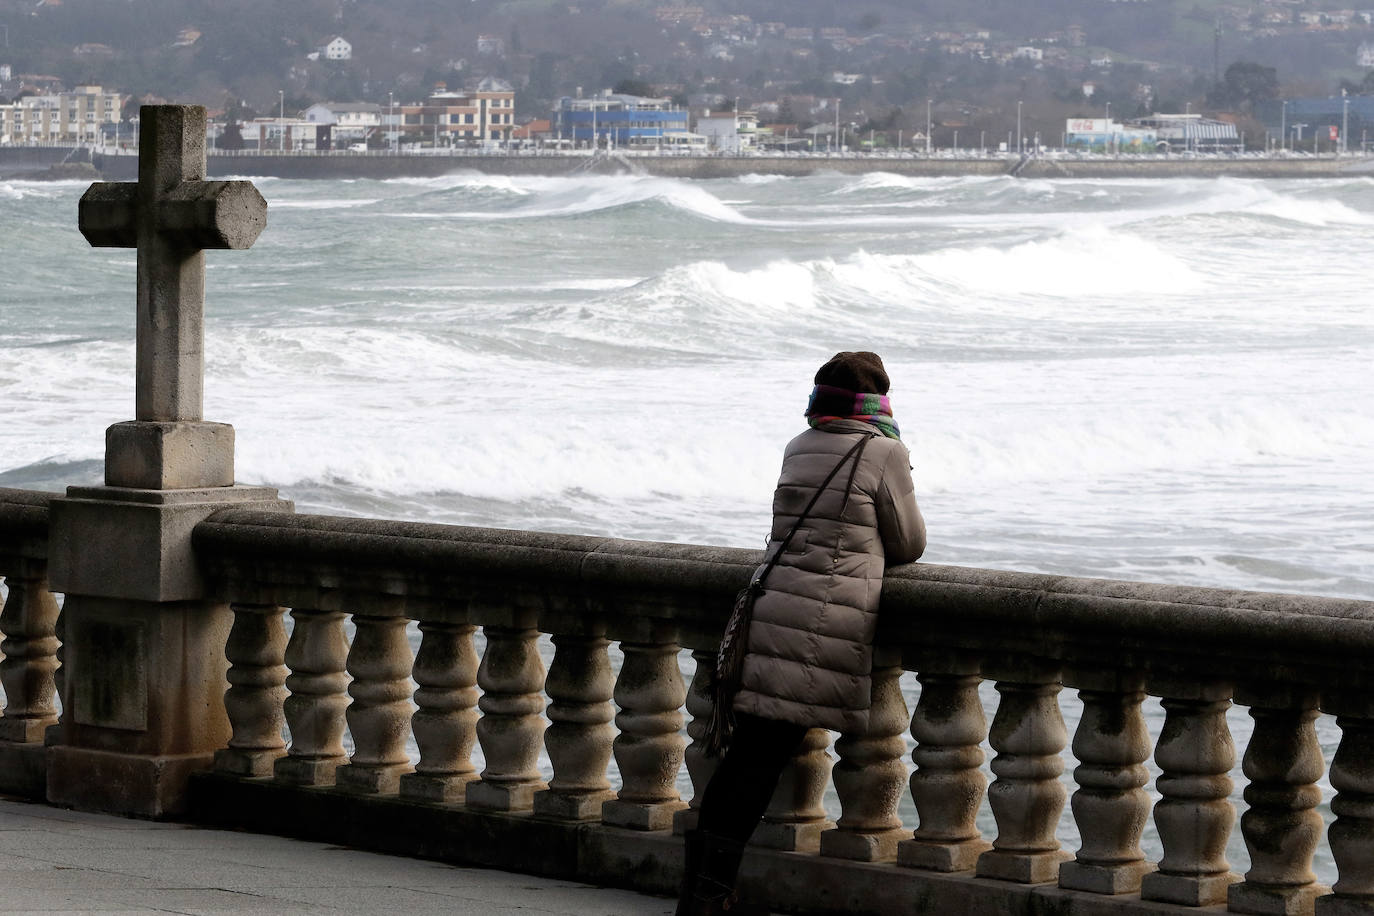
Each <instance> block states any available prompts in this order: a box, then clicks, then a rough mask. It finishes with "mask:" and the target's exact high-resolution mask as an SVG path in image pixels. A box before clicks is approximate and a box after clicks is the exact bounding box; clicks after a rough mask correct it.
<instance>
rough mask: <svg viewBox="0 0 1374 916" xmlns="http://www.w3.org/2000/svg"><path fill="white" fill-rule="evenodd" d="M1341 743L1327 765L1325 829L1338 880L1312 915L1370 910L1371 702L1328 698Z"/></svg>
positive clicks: (1373, 898)
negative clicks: (1331, 817)
mask: <svg viewBox="0 0 1374 916" xmlns="http://www.w3.org/2000/svg"><path fill="white" fill-rule="evenodd" d="M1324 706H1325V708H1326V710H1327V711H1328V712H1333V713H1335V714H1336V724H1337V725H1339V726H1340V727H1341V744H1340V747H1338V748H1337V749H1336V756H1335V757H1334V758H1333V759H1332V761H1331V785H1332V787H1333V788H1335V790H1336V797H1335V798H1333V799H1332V800H1331V812H1332V813H1333V814H1335V815H1336V822H1335V823H1334V824H1332V825H1331V828H1330V829H1329V830H1328V831H1327V843H1329V844H1330V846H1331V857H1332V858H1333V859H1335V860H1336V871H1337V874H1338V875H1339V877H1338V878H1337V879H1336V883H1335V884H1333V885H1332V886H1331V890H1332V893H1331V894H1329V895H1327V896H1325V897H1318V898H1317V901H1316V914H1317V916H1355V914H1357V913H1358V914H1369V913H1371V912H1374V704H1370V703H1369V702H1368V701H1367V700H1366V699H1365V698H1364V697H1352V698H1344V697H1341V698H1332V699H1331V700H1329V701H1327V702H1326V703H1325V704H1324Z"/></svg>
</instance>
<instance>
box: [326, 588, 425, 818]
mask: <svg viewBox="0 0 1374 916" xmlns="http://www.w3.org/2000/svg"><path fill="white" fill-rule="evenodd" d="M353 626H354V633H353V645H352V646H351V647H350V648H349V650H348V659H347V665H348V673H349V674H350V675H352V677H353V681H352V683H350V684H349V686H348V693H349V695H350V696H351V697H353V702H352V703H351V704H349V706H348V711H347V719H348V729H349V731H350V732H351V733H352V735H353V756H352V757H351V758H350V759H349V762H348V764H347V765H345V766H341V767H339V769H338V772H337V773H336V774H335V780H336V782H337V784H338V786H339V787H340V788H344V789H349V790H351V791H354V792H365V793H369V794H380V793H386V794H390V793H393V792H395V791H396V790H397V788H398V787H399V782H400V778H401V774H402V773H405V772H407V771H408V770H409V769H410V758H409V757H408V756H407V755H406V737H407V736H408V735H409V734H410V715H411V711H412V707H411V703H410V695H411V693H412V692H413V688H412V685H411V683H410V669H411V665H412V664H413V660H412V659H411V655H410V643H409V642H407V640H406V619H405V618H404V617H401V616H399V615H389V616H384V617H379V616H372V615H367V614H354V615H353Z"/></svg>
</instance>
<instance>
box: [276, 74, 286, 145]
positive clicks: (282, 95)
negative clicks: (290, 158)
mask: <svg viewBox="0 0 1374 916" xmlns="http://www.w3.org/2000/svg"><path fill="white" fill-rule="evenodd" d="M285 120H286V90H284V89H278V90H277V152H279V153H280V152H284V151H285V150H286V125H285V124H283V123H282V122H283V121H285Z"/></svg>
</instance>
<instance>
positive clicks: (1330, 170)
mask: <svg viewBox="0 0 1374 916" xmlns="http://www.w3.org/2000/svg"><path fill="white" fill-rule="evenodd" d="M77 162H89V163H90V164H91V165H92V166H93V167H94V169H95V170H97V171H98V172H99V174H100V176H101V178H103V179H104V180H106V181H132V180H134V179H135V178H137V174H138V159H137V156H135V155H132V154H129V153H128V152H124V153H122V154H119V155H111V154H109V153H106V152H101V151H98V150H97V151H89V150H73V148H71V147H37V148H35V147H9V148H5V147H0V177H9V178H18V177H22V178H25V179H33V178H41V177H49V178H53V179H61V178H70V177H76V176H75V175H74V174H73V173H74V172H76V171H77V170H74V169H69V168H66V169H64V168H62V167H61V166H62V164H66V165H72V164H74V163H77ZM44 169H48V170H50V174H47V175H44V174H42V170H44ZM464 171H475V172H482V173H486V174H493V175H540V176H559V175H575V174H585V175H617V174H621V175H623V174H632V175H651V176H656V177H665V178H688V179H709V178H737V177H739V176H741V175H749V174H756V175H779V176H784V177H799V176H803V175H813V174H818V173H837V174H849V175H853V174H865V173H869V172H890V173H895V174H899V175H908V176H913V177H954V176H987V177H994V176H1003V175H1005V176H1013V177H1019V178H1087V179H1104V178H1105V179H1111V178H1222V177H1229V178H1339V177H1358V176H1374V156H1340V157H1337V156H1329V157H1312V156H1304V157H1258V156H1256V157H1231V156H1216V157H1210V156H1187V155H1166V156H1157V157H1156V156H1150V157H1144V156H1141V157H1131V158H1109V157H1106V156H1075V155H1052V154H1051V155H1045V156H1040V157H1034V158H1028V159H1026V160H1025V161H1021V160H1019V159H1018V158H1017V157H1015V156H990V157H975V156H968V157H940V156H935V157H924V156H885V155H847V156H824V155H818V156H795V155H793V156H654V155H642V154H630V155H626V154H623V153H611V154H606V153H597V154H595V155H587V154H570V153H549V154H543V153H538V154H536V153H514V154H509V155H507V154H475V155H469V154H465V153H459V154H454V155H433V154H415V153H399V154H391V153H385V152H383V153H375V152H374V153H343V152H338V153H305V152H287V153H273V152H268V153H259V152H251V153H245V152H235V153H215V152H211V154H210V155H209V157H208V177H211V178H223V177H226V176H230V175H254V176H264V177H273V178H291V179H350V178H351V179H357V178H371V179H387V178H429V177H437V176H440V175H445V174H449V173H452V172H464Z"/></svg>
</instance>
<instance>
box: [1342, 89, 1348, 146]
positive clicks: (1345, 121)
mask: <svg viewBox="0 0 1374 916" xmlns="http://www.w3.org/2000/svg"><path fill="white" fill-rule="evenodd" d="M1349 129H1350V99H1347V98H1342V99H1341V152H1342V153H1345V152H1347V151H1348V150H1349V149H1350V145H1349V144H1348V143H1346V140H1345V134H1346V131H1348V130H1349Z"/></svg>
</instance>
